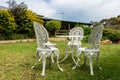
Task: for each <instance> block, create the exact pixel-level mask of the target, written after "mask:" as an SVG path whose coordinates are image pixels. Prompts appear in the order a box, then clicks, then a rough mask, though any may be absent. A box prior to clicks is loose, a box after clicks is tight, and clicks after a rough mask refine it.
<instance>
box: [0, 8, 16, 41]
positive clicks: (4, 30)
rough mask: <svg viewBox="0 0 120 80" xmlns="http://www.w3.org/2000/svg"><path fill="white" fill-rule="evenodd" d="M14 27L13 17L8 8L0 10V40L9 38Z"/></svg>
mask: <svg viewBox="0 0 120 80" xmlns="http://www.w3.org/2000/svg"><path fill="white" fill-rule="evenodd" d="M15 29H16V23H15V20H14V17H13V16H12V15H11V14H10V13H9V11H8V10H0V40H7V39H11V35H12V34H13V33H14V30H15Z"/></svg>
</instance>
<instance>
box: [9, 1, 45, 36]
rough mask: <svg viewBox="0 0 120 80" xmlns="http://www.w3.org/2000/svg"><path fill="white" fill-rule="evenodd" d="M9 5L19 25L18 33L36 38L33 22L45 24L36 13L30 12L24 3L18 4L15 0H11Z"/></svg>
mask: <svg viewBox="0 0 120 80" xmlns="http://www.w3.org/2000/svg"><path fill="white" fill-rule="evenodd" d="M7 3H8V4H9V8H10V9H9V11H10V12H11V14H12V15H13V16H14V19H15V22H16V24H17V28H16V33H17V34H23V35H24V34H25V35H27V36H28V37H34V30H33V21H37V22H38V23H41V24H43V23H44V22H43V20H42V19H40V18H38V16H37V14H36V13H34V12H32V11H30V10H28V7H27V5H26V4H25V3H24V2H21V3H20V4H17V3H16V1H15V0H9V1H8V2H7Z"/></svg>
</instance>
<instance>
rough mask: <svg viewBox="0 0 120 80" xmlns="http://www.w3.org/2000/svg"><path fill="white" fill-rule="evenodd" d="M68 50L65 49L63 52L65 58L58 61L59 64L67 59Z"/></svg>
mask: <svg viewBox="0 0 120 80" xmlns="http://www.w3.org/2000/svg"><path fill="white" fill-rule="evenodd" d="M68 54H69V53H68V50H67V49H66V51H65V57H64V58H63V59H62V60H60V61H59V63H61V62H63V61H64V60H66V59H67V57H68Z"/></svg>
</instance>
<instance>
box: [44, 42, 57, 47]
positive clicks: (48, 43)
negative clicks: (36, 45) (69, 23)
mask: <svg viewBox="0 0 120 80" xmlns="http://www.w3.org/2000/svg"><path fill="white" fill-rule="evenodd" d="M43 45H44V46H46V47H56V46H57V44H52V43H51V42H49V41H48V42H47V43H44V44H43Z"/></svg>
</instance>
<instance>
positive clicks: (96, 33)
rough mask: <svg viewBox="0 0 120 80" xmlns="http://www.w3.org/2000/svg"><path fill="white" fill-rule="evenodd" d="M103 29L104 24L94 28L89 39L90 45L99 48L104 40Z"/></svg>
mask: <svg viewBox="0 0 120 80" xmlns="http://www.w3.org/2000/svg"><path fill="white" fill-rule="evenodd" d="M103 29H104V25H103V24H98V25H95V26H93V30H92V32H91V34H90V37H89V39H88V43H89V44H92V47H93V48H99V44H100V40H101V38H102V33H103Z"/></svg>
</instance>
